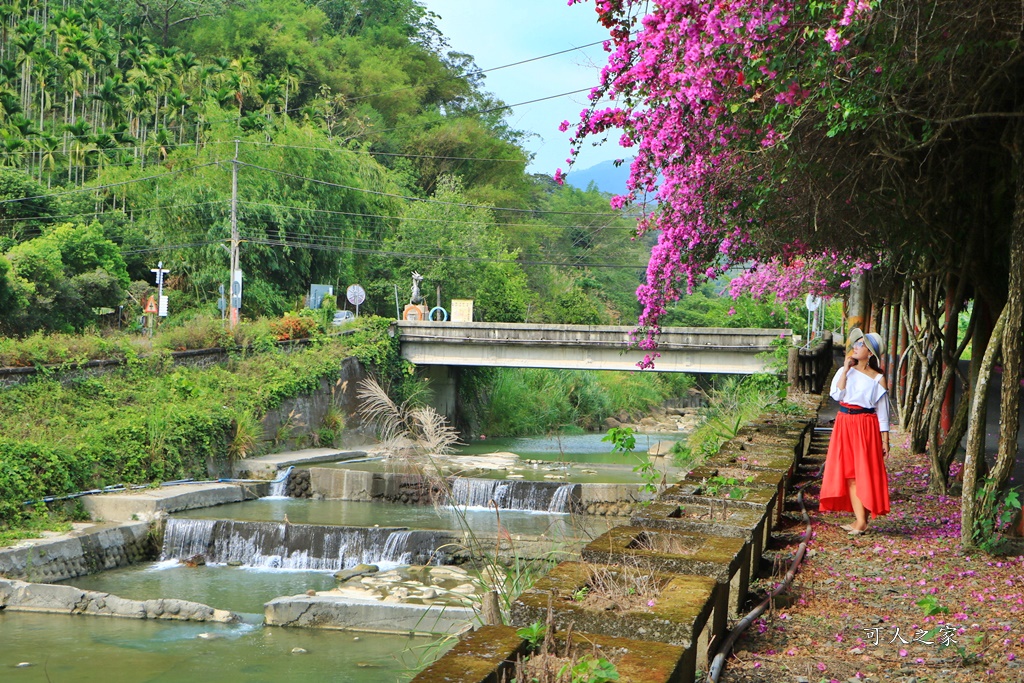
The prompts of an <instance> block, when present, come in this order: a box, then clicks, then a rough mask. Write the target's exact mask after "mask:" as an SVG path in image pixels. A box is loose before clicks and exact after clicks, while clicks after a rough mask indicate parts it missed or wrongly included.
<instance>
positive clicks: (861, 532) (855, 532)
mask: <svg viewBox="0 0 1024 683" xmlns="http://www.w3.org/2000/svg"><path fill="white" fill-rule="evenodd" d="M867 532H868V530H867V529H850V530H849V531H848V532H846V533H848V534H850V535H851V536H863V535H864V534H866V533H867Z"/></svg>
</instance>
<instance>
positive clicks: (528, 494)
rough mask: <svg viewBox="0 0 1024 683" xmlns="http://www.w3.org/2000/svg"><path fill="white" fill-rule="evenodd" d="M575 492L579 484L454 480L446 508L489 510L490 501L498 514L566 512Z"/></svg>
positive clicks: (460, 478)
mask: <svg viewBox="0 0 1024 683" xmlns="http://www.w3.org/2000/svg"><path fill="white" fill-rule="evenodd" d="M578 491H579V484H559V483H557V482H547V481H502V480H496V479H468V478H464V477H458V478H456V479H455V480H454V481H453V482H452V496H451V499H450V500H449V505H457V506H460V507H471V508H473V507H475V508H489V507H493V505H492V502H491V501H493V502H494V504H497V506H498V508H499V509H501V510H533V511H539V512H569V510H570V508H571V505H572V498H573V495H574V494H576V492H578ZM577 497H578V494H577Z"/></svg>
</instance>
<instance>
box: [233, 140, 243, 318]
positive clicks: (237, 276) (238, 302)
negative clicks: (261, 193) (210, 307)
mask: <svg viewBox="0 0 1024 683" xmlns="http://www.w3.org/2000/svg"><path fill="white" fill-rule="evenodd" d="M238 242H239V239H238V140H237V139H236V140H235V158H234V159H232V161H231V306H230V311H231V312H230V324H231V327H235V326H236V325H238V309H240V308H241V307H242V273H241V270H240V268H239V262H238Z"/></svg>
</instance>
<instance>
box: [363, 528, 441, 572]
mask: <svg viewBox="0 0 1024 683" xmlns="http://www.w3.org/2000/svg"><path fill="white" fill-rule="evenodd" d="M449 543H451V537H450V536H447V535H446V534H444V533H443V532H437V531H428V530H421V529H414V530H406V531H393V532H391V534H390V535H389V536H388V538H387V541H385V542H384V551H383V552H382V553H381V554H380V557H379V559H377V560H376V562H378V563H379V562H393V563H395V564H443V563H444V561H446V560H447V558H448V554H447V553H445V552H443V551H438V548H440V547H442V546H444V545H447V544H449Z"/></svg>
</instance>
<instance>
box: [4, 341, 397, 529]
mask: <svg viewBox="0 0 1024 683" xmlns="http://www.w3.org/2000/svg"><path fill="white" fill-rule="evenodd" d="M371 327H372V326H371ZM362 334H363V338H362V340H361V343H362V347H363V348H364V349H366V348H369V347H370V346H371V340H370V338H369V337H370V335H369V333H368V332H367V331H366V330H365V329H364V330H363V332H362ZM383 336H384V339H385V340H387V341H386V342H385V343H391V340H390V338H388V337H387V335H386V334H384V335H383ZM347 341H348V338H347V337H346V338H341V339H340V340H337V341H328V342H325V343H323V344H321V345H319V346H316V347H312V348H308V349H305V350H293V351H291V352H289V353H284V352H279V351H276V350H273V351H270V352H267V353H254V354H247V355H243V356H238V357H235V358H234V359H232V360H230V361H228V362H227V363H226V364H220V365H215V366H210V367H206V368H192V367H187V366H178V367H174V366H173V365H171V364H170V363H168V362H167V360H166V356H164V355H163V354H154V355H152V356H149V357H147V358H141V359H137V360H133V362H131V363H130V364H129V365H128V366H127V367H125V368H123V369H122V370H120V371H116V372H111V373H108V374H106V375H104V376H102V377H101V378H88V377H84V378H77V379H74V380H72V381H68V382H60V381H58V380H57V379H55V378H50V377H46V376H43V377H40V378H37V379H35V380H33V381H30V382H27V383H25V384H21V385H18V386H13V387H8V388H5V389H3V390H2V400H0V424H3V425H5V428H4V433H3V435H2V436H0V524H7V523H11V522H15V521H18V520H20V519H23V518H24V516H25V514H26V512H25V511H24V510H23V509H22V506H21V504H22V503H23V502H25V501H28V500H34V499H39V498H42V497H43V496H47V495H60V494H66V493H70V492H73V491H77V490H83V489H91V488H94V487H98V486H104V485H109V484H117V483H143V482H148V481H161V480H168V479H180V478H187V477H194V478H205V477H206V476H207V474H208V467H210V466H212V467H214V468H215V469H216V468H218V467H220V466H222V465H226V463H227V461H228V459H229V458H231V457H245V456H246V455H251V453H252V450H253V448H254V446H255V445H256V443H257V441H258V439H260V438H261V435H262V427H261V425H260V419H261V418H262V416H263V415H265V414H266V412H267V411H268V410H270V409H272V408H275V407H277V406H278V405H280V403H281V401H282V400H283V399H285V398H290V397H294V396H297V395H300V394H307V393H310V392H312V391H314V390H316V389H318V388H319V387H320V385H321V382H322V380H323V379H324V378H328V377H332V376H336V375H337V372H338V367H339V364H340V362H341V361H342V359H344V358H345V357H347V356H349V355H351V353H352V349H351V348H350V347H349V346H348V345H347V344H346V342H347ZM290 426H291V427H295V426H297V420H294V421H293V423H292V424H291V425H290Z"/></svg>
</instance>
